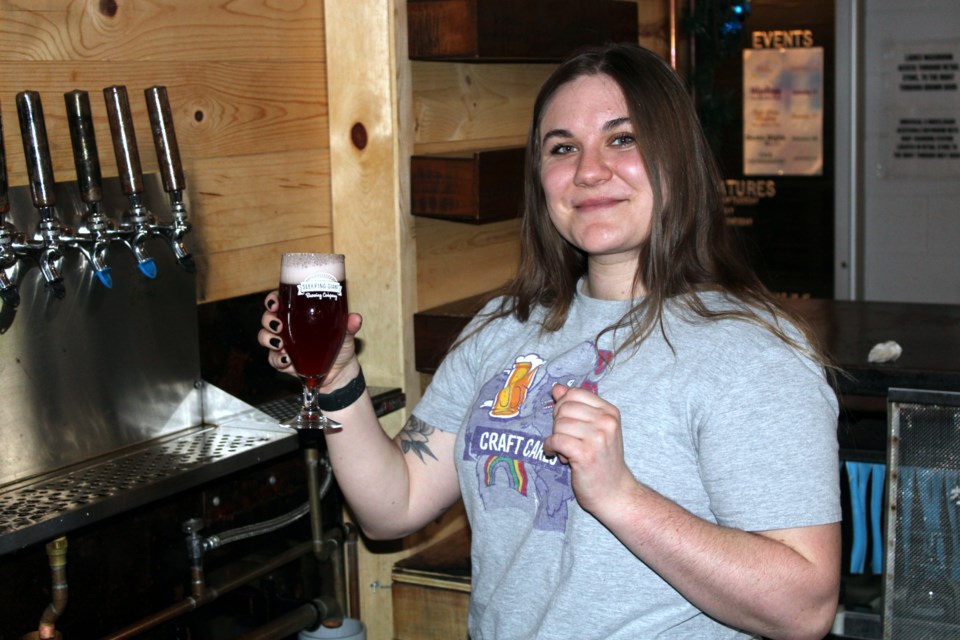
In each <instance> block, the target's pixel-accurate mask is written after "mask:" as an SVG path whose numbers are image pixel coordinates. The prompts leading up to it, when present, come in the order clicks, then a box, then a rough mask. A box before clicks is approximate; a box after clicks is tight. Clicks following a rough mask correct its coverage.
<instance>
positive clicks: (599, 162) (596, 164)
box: [573, 147, 612, 186]
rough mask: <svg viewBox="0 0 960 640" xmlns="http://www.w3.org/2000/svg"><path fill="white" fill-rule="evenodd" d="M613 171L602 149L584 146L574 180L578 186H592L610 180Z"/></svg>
mask: <svg viewBox="0 0 960 640" xmlns="http://www.w3.org/2000/svg"><path fill="white" fill-rule="evenodd" d="M611 173H612V172H611V170H610V165H609V164H608V162H607V158H606V157H605V156H604V154H603V150H602V149H596V148H591V147H584V148H583V150H582V151H581V153H580V158H579V161H578V162H577V172H576V174H575V175H574V176H573V181H574V184H576V185H578V186H590V185H594V184H598V183H600V182H604V181H605V180H608V179H609V178H610V175H611Z"/></svg>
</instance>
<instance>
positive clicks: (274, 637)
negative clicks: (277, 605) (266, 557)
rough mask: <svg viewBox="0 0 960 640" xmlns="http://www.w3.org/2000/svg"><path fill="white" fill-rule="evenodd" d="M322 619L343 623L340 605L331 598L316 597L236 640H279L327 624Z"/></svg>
mask: <svg viewBox="0 0 960 640" xmlns="http://www.w3.org/2000/svg"><path fill="white" fill-rule="evenodd" d="M324 621H330V622H335V623H337V624H338V625H339V624H343V615H342V611H341V609H340V605H339V604H338V603H337V601H336V600H334V599H332V598H317V599H316V600H314V601H313V602H309V603H307V604H304V605H303V606H301V607H298V608H297V609H294V610H293V611H291V612H290V613H288V614H286V615H283V616H280V617H279V618H277V619H276V620H273V621H271V622H269V623H267V624H265V625H264V626H262V627H260V628H259V629H254V630H253V631H251V632H249V633H245V634H244V635H242V636H240V637H239V638H237V639H236V640H281V639H282V638H286V637H287V636H289V635H290V634H292V633H296V632H298V631H303V630H304V629H311V630H312V629H316V628H317V627H319V626H320V624H321V623H324V626H327V625H326V624H325V622H324Z"/></svg>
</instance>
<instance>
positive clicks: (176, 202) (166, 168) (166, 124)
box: [144, 86, 196, 273]
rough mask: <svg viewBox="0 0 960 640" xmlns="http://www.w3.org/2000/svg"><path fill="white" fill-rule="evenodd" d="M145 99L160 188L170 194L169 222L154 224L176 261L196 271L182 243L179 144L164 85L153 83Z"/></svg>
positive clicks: (184, 220) (185, 224)
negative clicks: (170, 219)
mask: <svg viewBox="0 0 960 640" xmlns="http://www.w3.org/2000/svg"><path fill="white" fill-rule="evenodd" d="M144 96H145V97H146V100H147V112H148V113H149V115H150V130H151V132H152V133H153V146H154V148H155V149H156V151H157V164H158V165H159V166H160V176H161V178H162V180H163V190H164V191H166V193H167V195H168V196H169V198H170V211H171V213H172V214H173V221H172V222H171V223H170V224H165V225H157V226H156V228H155V231H156V232H157V233H159V234H161V235H163V236H165V237H166V238H167V239H168V241H169V242H170V247H171V249H173V254H174V256H175V257H176V259H177V262H178V263H179V264H180V266H181V267H183V268H184V269H185V270H186V271H187V272H189V273H193V272H194V271H196V265H195V264H194V261H193V256H192V255H190V252H189V251H188V250H187V248H186V246H185V245H184V236H186V235H187V233H189V232H190V228H191V225H190V219H189V216H188V215H187V207H186V205H185V204H184V202H183V192H184V189H185V181H184V177H183V165H182V163H181V162H180V147H179V145H178V144H177V134H176V131H175V130H174V127H173V115H172V112H171V110H170V100H169V99H168V97H167V88H166V87H164V86H153V87H150V88H149V89H146V90H145V91H144Z"/></svg>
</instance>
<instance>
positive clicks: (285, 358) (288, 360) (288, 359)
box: [280, 356, 290, 364]
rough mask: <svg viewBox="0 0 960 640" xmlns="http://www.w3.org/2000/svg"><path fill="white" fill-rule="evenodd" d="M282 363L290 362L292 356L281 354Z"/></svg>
mask: <svg viewBox="0 0 960 640" xmlns="http://www.w3.org/2000/svg"><path fill="white" fill-rule="evenodd" d="M280 364H290V358H288V357H287V356H280Z"/></svg>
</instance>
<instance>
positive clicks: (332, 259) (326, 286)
mask: <svg viewBox="0 0 960 640" xmlns="http://www.w3.org/2000/svg"><path fill="white" fill-rule="evenodd" d="M267 305H268V313H269V314H270V315H271V317H269V318H267V317H266V315H267V314H265V317H264V318H263V320H262V323H263V326H264V328H263V329H262V330H261V332H260V337H259V339H260V342H261V344H263V345H264V346H266V347H267V348H268V349H270V350H271V351H272V353H271V354H270V356H269V359H270V362H271V364H272V365H273V366H275V367H277V368H279V369H281V370H290V371H291V372H293V373H295V374H296V375H297V376H299V377H300V380H301V383H302V385H303V402H302V405H301V408H300V411H299V413H298V415H297V416H295V417H294V418H292V419H290V420H287V421H284V422H283V423H282V424H283V425H284V426H289V427H295V428H297V429H317V430H324V429H335V428H338V427H340V424H339V423H337V422H336V421H334V420H331V419H330V418H328V417H327V416H326V415H324V414H323V413H321V410H320V408H319V407H318V403H317V400H318V397H317V396H318V393H322V389H324V388H330V389H332V388H336V387H333V386H331V385H332V384H335V383H336V379H338V378H340V374H341V373H342V372H343V370H344V369H345V368H347V367H345V366H344V363H349V362H350V360H351V359H354V360H355V358H353V357H352V354H354V353H355V345H354V344H351V346H350V356H348V357H347V358H346V359H344V354H343V345H344V343H345V342H346V335H347V324H348V320H349V318H350V316H349V314H348V312H347V285H346V277H345V270H344V257H343V256H342V255H340V254H329V253H285V254H283V256H282V259H281V267H280V288H279V292H278V293H277V294H276V295H273V294H271V295H270V296H268V298H267ZM357 328H359V327H357ZM271 333H274V334H275V335H270V334H271ZM354 333H355V331H354ZM351 343H353V340H352V335H351ZM281 351H282V353H280V352H281ZM338 360H339V361H340V363H341V365H340V367H339V368H337V370H336V371H334V367H335V365H336V364H337V362H338ZM332 372H333V373H335V375H334V376H333V377H331V376H330V374H331V373H332ZM357 372H358V373H359V365H357Z"/></svg>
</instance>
